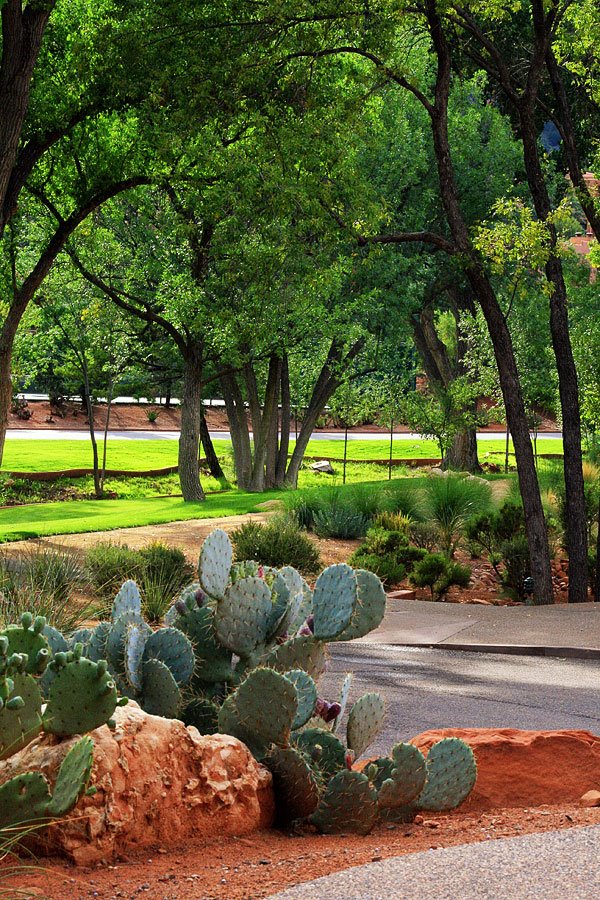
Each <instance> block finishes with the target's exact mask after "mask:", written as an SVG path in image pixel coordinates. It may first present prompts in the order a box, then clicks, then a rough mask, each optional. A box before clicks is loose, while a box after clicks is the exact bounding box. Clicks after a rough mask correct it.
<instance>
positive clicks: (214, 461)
mask: <svg viewBox="0 0 600 900" xmlns="http://www.w3.org/2000/svg"><path fill="white" fill-rule="evenodd" d="M200 440H201V442H202V449H203V451H204V455H205V457H206V464H207V465H208V469H209V472H210V474H211V475H212V477H213V478H216V479H221V478H225V473H224V472H223V469H222V468H221V463H220V462H219V457H218V456H217V454H216V451H215V447H214V444H213V442H212V438H211V436H210V432H209V430H208V425H207V423H206V416H205V415H204V405H203V404H202V403H201V404H200Z"/></svg>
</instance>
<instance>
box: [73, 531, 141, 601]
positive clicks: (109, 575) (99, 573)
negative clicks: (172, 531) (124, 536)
mask: <svg viewBox="0 0 600 900" xmlns="http://www.w3.org/2000/svg"><path fill="white" fill-rule="evenodd" d="M85 565H86V569H87V572H88V577H89V579H90V583H91V585H92V587H93V588H94V590H95V591H96V593H97V594H98V596H100V597H102V598H103V599H105V600H112V598H113V597H114V595H115V594H116V592H117V591H118V590H119V588H120V587H121V585H122V584H123V582H124V581H127V579H128V578H133V579H134V580H135V579H138V578H139V577H140V575H141V571H142V567H143V562H142V557H141V555H140V552H139V550H132V549H131V547H128V546H127V544H113V543H111V542H110V541H101V542H100V543H99V544H96V546H95V547H91V548H90V549H89V550H88V551H87V553H86V555H85Z"/></svg>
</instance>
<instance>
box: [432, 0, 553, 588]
mask: <svg viewBox="0 0 600 900" xmlns="http://www.w3.org/2000/svg"><path fill="white" fill-rule="evenodd" d="M426 10H427V19H428V22H429V30H430V34H431V38H432V42H433V47H434V51H435V54H436V57H437V72H436V80H435V101H434V103H433V104H432V105H431V104H430V105H429V109H428V111H429V114H430V119H431V129H432V137H433V144H434V152H435V157H436V165H437V170H438V180H439V186H440V195H441V198H442V204H443V206H444V211H445V213H446V219H447V222H448V225H449V228H450V232H451V234H452V237H453V239H454V242H455V244H456V247H457V249H458V252H459V253H460V256H461V257H462V261H463V265H464V271H465V276H466V278H467V280H468V282H469V285H470V287H471V289H472V291H473V294H474V296H475V297H476V299H477V301H478V302H479V304H480V305H481V308H482V311H483V314H484V316H485V319H486V322H487V326H488V330H489V333H490V337H491V340H492V345H493V348H494V356H495V358H496V364H497V366H498V373H499V376H500V384H501V388H502V394H503V397H504V404H505V408H506V413H507V418H508V424H509V427H510V431H511V433H512V436H513V442H514V446H515V454H516V457H517V472H518V478H519V487H520V490H521V497H522V500H523V511H524V515H525V528H526V532H527V540H528V544H529V559H530V569H531V576H532V578H533V581H534V598H535V602H536V603H538V604H549V603H552V602H553V600H554V596H553V586H552V573H551V567H550V551H549V547H548V535H547V531H546V522H545V518H544V511H543V508H542V502H541V497H540V491H539V484H538V480H537V472H536V469H535V462H534V458H533V450H532V447H531V439H530V436H529V426H528V423H527V415H526V412H525V404H524V402H523V396H522V393H521V385H520V382H519V374H518V369H517V364H516V360H515V355H514V351H513V346H512V340H511V336H510V332H509V330H508V327H507V324H506V321H505V319H504V315H503V313H502V309H501V308H500V305H499V303H498V299H497V297H496V295H495V293H494V289H493V287H492V285H491V283H490V282H489V279H488V277H487V275H486V273H485V271H484V269H483V267H482V264H481V262H480V260H479V257H478V256H477V254H476V252H475V250H474V248H473V247H472V245H471V241H470V238H469V232H468V228H467V225H466V222H465V220H464V217H463V215H462V211H461V208H460V202H459V197H458V190H457V186H456V178H455V174H454V167H453V164H452V154H451V150H450V143H449V140H448V98H449V93H450V76H451V55H450V48H449V45H448V43H447V41H446V37H445V35H444V31H443V27H442V23H441V20H440V16H439V12H438V8H437V4H436V0H426Z"/></svg>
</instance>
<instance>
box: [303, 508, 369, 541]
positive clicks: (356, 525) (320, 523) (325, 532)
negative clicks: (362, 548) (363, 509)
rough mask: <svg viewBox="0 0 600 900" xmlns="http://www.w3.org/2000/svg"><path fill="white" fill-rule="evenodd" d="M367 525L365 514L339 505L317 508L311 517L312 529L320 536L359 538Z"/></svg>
mask: <svg viewBox="0 0 600 900" xmlns="http://www.w3.org/2000/svg"><path fill="white" fill-rule="evenodd" d="M368 527H369V520H368V518H367V517H366V516H365V515H363V514H362V513H360V512H357V511H356V510H354V509H353V508H352V507H350V508H348V507H347V506H341V505H340V506H330V507H327V508H325V509H321V510H317V511H316V512H315V514H314V518H313V530H314V532H315V534H318V535H319V537H322V538H341V539H346V540H349V539H352V538H359V537H363V536H364V535H365V534H366V532H367V529H368Z"/></svg>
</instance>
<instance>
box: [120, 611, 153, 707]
mask: <svg viewBox="0 0 600 900" xmlns="http://www.w3.org/2000/svg"><path fill="white" fill-rule="evenodd" d="M148 636H149V635H148V632H147V631H146V629H145V628H140V626H139V625H130V626H129V627H128V628H127V631H126V632H125V650H124V653H123V660H124V663H125V675H126V676H127V681H128V682H129V684H130V685H131V687H132V688H133V689H134V690H135V691H141V690H142V657H143V655H144V648H145V646H146V641H147V640H148Z"/></svg>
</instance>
